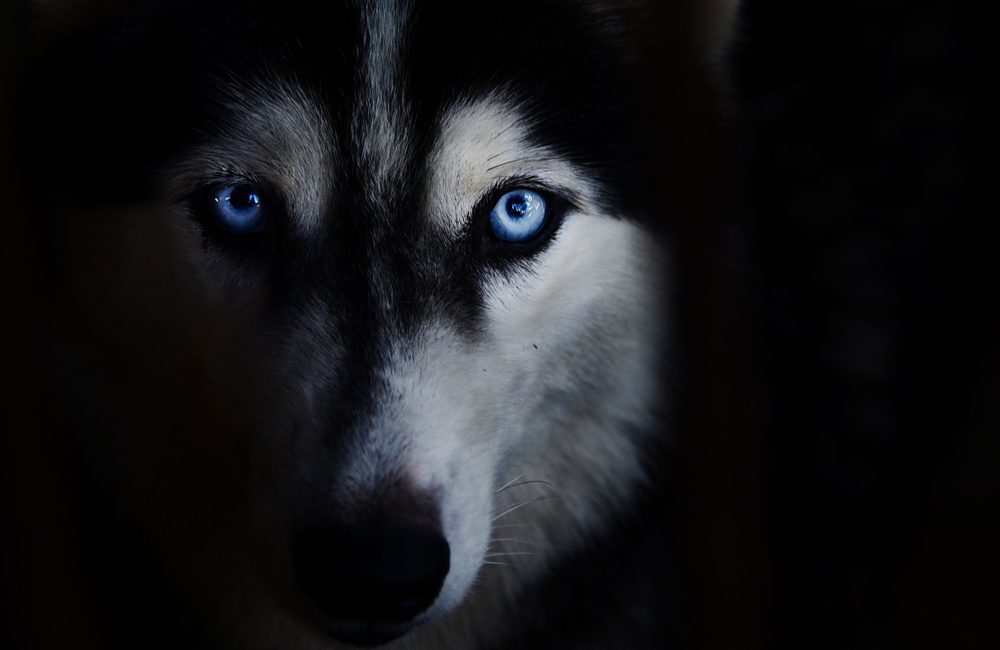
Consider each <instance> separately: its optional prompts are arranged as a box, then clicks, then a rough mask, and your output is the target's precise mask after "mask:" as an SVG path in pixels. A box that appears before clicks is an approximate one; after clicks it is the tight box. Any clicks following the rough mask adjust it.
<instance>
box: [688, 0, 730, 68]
mask: <svg viewBox="0 0 1000 650" xmlns="http://www.w3.org/2000/svg"><path fill="white" fill-rule="evenodd" d="M739 4H740V0H697V2H696V6H697V9H696V11H697V13H698V18H699V24H700V25H701V29H702V37H701V38H702V40H701V42H702V44H703V52H704V54H705V56H706V57H707V58H708V60H709V61H712V62H718V61H720V60H721V59H722V58H723V57H724V56H725V54H726V50H727V48H728V46H729V43H730V42H731V40H732V36H733V31H734V28H735V25H736V18H737V15H738V13H739Z"/></svg>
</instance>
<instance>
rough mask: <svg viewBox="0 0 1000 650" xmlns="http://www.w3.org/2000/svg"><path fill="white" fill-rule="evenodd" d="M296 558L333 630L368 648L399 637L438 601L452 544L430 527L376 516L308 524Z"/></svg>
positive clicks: (302, 580) (302, 582) (303, 583)
mask: <svg viewBox="0 0 1000 650" xmlns="http://www.w3.org/2000/svg"><path fill="white" fill-rule="evenodd" d="M292 557H293V561H294V566H295V573H296V577H297V579H298V581H299V586H300V588H301V589H302V591H303V592H304V593H305V595H306V596H307V597H308V598H309V600H310V601H311V602H312V603H313V605H314V606H315V607H316V608H317V609H319V611H320V612H321V613H322V614H324V615H325V616H326V617H327V618H329V619H330V621H331V623H332V624H333V625H332V628H331V632H332V633H333V635H334V636H338V637H345V636H346V637H350V638H342V640H345V641H349V642H353V643H359V644H362V645H367V644H369V643H374V642H383V641H386V640H388V639H389V638H393V637H395V636H398V635H399V634H401V633H402V631H405V629H406V628H405V625H404V624H406V623H409V622H410V621H412V620H413V619H414V618H415V617H416V616H417V615H418V614H420V613H421V612H423V611H424V610H426V609H427V608H428V607H430V606H431V605H432V604H433V603H434V600H435V599H436V598H437V595H438V592H440V591H441V585H442V584H443V583H444V579H445V577H446V576H447V575H448V568H449V562H450V549H449V548H448V542H447V540H445V538H444V536H443V535H442V534H441V532H440V531H439V530H437V529H436V528H433V527H430V526H428V525H426V524H420V525H418V524H412V523H404V522H396V521H375V522H369V523H367V524H362V525H357V526H346V525H325V526H322V527H314V528H310V529H306V530H305V531H303V532H302V533H301V534H300V535H299V536H298V537H297V538H296V540H295V542H294V544H293V547H292ZM338 631H340V633H338ZM385 637H388V638H385Z"/></svg>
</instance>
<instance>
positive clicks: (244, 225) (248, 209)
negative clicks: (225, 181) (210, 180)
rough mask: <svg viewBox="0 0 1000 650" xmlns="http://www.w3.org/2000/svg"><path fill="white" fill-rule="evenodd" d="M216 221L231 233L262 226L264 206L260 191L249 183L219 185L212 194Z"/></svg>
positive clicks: (247, 230) (253, 229) (257, 228)
mask: <svg viewBox="0 0 1000 650" xmlns="http://www.w3.org/2000/svg"><path fill="white" fill-rule="evenodd" d="M212 209H213V212H214V216H215V219H216V221H218V223H219V225H220V226H222V227H223V228H225V229H226V230H228V231H230V232H233V233H238V234H239V233H248V232H254V231H256V230H260V229H261V228H263V227H264V206H263V201H262V199H261V193H260V191H259V190H258V189H257V188H256V187H255V186H253V185H251V184H250V183H236V184H234V185H226V186H224V187H220V188H219V189H218V190H216V191H215V193H214V194H213V195H212Z"/></svg>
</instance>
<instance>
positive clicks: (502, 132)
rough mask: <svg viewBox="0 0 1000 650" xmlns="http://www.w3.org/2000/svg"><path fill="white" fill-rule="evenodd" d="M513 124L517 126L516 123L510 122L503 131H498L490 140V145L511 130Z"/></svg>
mask: <svg viewBox="0 0 1000 650" xmlns="http://www.w3.org/2000/svg"><path fill="white" fill-rule="evenodd" d="M515 124H517V122H511V123H510V124H508V125H507V126H505V127H504V128H503V129H501V130H500V131H498V132H497V134H496V135H494V136H493V137H492V138H490V143H493V142H495V141H496V139H497V138H499V137H500V136H502V135H503V134H504V133H506V132H507V131H510V130H511V129H513V128H514V125H515Z"/></svg>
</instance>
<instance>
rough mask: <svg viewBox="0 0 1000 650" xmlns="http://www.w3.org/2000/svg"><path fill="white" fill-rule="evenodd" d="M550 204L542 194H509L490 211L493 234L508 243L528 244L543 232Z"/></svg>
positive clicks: (528, 191) (519, 192)
mask: <svg viewBox="0 0 1000 650" xmlns="http://www.w3.org/2000/svg"><path fill="white" fill-rule="evenodd" d="M547 214H548V204H547V203H546V201H545V197H543V196H542V195H541V194H540V193H538V192H535V191H534V190H528V189H516V190H513V191H510V192H507V193H506V194H504V195H503V196H501V197H500V199H499V200H498V201H497V202H496V205H494V206H493V210H491V211H490V228H491V229H492V230H493V234H494V235H496V236H497V237H499V238H500V239H502V240H503V241H508V242H515V243H517V242H526V241H528V240H530V239H531V238H533V237H534V236H535V235H537V234H538V233H539V232H541V230H542V227H543V226H544V225H545V219H546V215H547Z"/></svg>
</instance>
